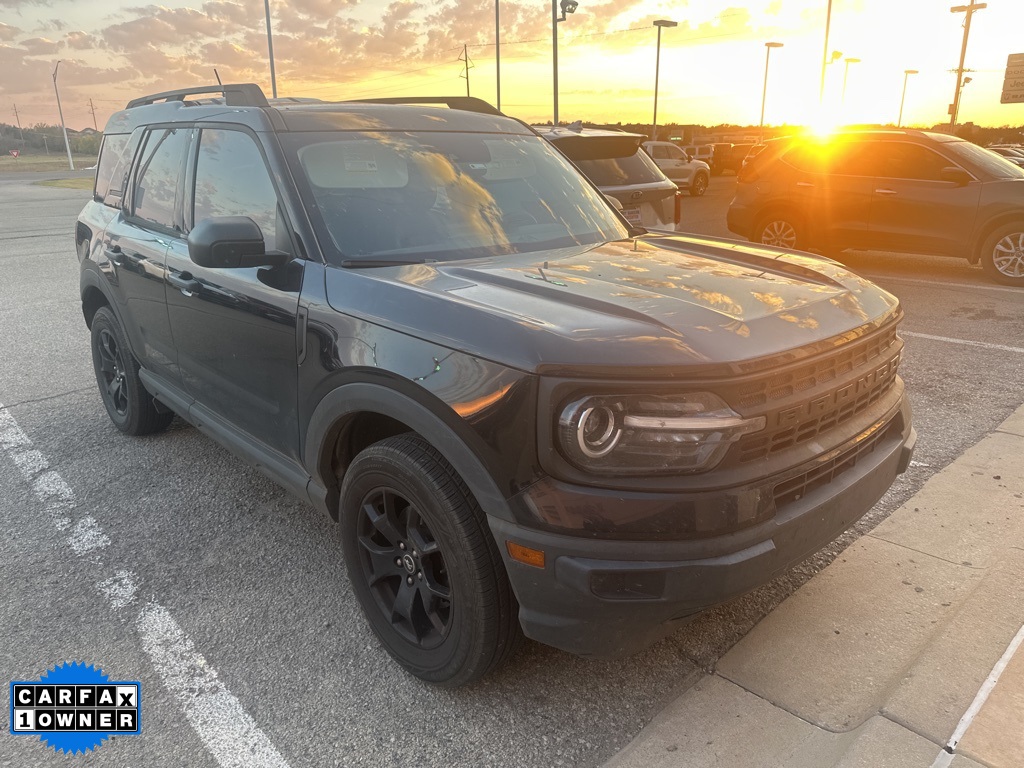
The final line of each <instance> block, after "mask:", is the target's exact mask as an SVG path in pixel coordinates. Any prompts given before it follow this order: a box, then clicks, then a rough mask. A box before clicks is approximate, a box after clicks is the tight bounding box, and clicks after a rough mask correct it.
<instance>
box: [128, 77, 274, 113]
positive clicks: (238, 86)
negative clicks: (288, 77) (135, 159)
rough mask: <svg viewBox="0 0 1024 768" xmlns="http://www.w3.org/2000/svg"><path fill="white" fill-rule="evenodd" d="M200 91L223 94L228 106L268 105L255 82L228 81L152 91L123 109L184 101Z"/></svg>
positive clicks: (261, 90)
mask: <svg viewBox="0 0 1024 768" xmlns="http://www.w3.org/2000/svg"><path fill="white" fill-rule="evenodd" d="M200 93H219V94H222V95H223V96H224V103H225V104H227V105H228V106H229V107H266V106H269V104H268V102H267V97H266V96H264V95H263V89H262V88H260V87H259V86H258V85H256V83H229V84H228V85H201V86H198V87H196V88H179V89H178V90H175V91H164V92H163V93H154V94H152V95H150V96H142V97H140V98H138V99H132V100H131V101H129V102H128V106H127V107H125V109H132V108H133V107H141V106H143V105H145V104H153V103H155V102H157V101H185V97H186V96H192V95H194V94H200Z"/></svg>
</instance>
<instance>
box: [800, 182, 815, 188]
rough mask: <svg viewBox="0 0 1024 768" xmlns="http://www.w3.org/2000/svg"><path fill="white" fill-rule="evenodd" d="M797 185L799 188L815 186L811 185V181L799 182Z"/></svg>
mask: <svg viewBox="0 0 1024 768" xmlns="http://www.w3.org/2000/svg"><path fill="white" fill-rule="evenodd" d="M796 185H797V186H798V187H813V186H814V185H813V184H811V182H809V181H798V182H797V183H796Z"/></svg>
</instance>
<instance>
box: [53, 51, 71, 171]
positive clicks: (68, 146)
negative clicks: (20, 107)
mask: <svg viewBox="0 0 1024 768" xmlns="http://www.w3.org/2000/svg"><path fill="white" fill-rule="evenodd" d="M61 61H63V59H60V60H59V61H58V62H57V66H55V67H54V68H53V92H54V93H55V94H57V114H59V115H60V127H61V130H63V131H64V149H66V150H67V151H68V168H70V169H71V170H72V171H73V170H75V163H74V161H73V160H72V159H71V142H70V141H68V128H67V126H66V125H64V110H63V109H61V108H60V91H58V90H57V70H58V69H60V62H61Z"/></svg>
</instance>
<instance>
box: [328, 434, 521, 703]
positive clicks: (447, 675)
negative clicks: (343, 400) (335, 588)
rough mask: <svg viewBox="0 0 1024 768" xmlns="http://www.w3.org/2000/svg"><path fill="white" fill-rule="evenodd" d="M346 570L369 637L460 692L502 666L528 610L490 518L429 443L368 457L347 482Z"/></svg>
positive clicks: (343, 510) (410, 438)
mask: <svg viewBox="0 0 1024 768" xmlns="http://www.w3.org/2000/svg"><path fill="white" fill-rule="evenodd" d="M339 523H340V526H339V528H340V533H341V537H342V538H341V543H342V548H343V549H344V552H345V567H346V569H347V571H348V575H349V580H350V581H351V583H352V590H353V592H355V594H356V597H357V598H358V600H359V603H360V606H361V607H362V609H363V614H364V615H365V616H366V619H367V622H368V623H369V624H370V628H371V629H372V630H373V631H374V633H375V634H376V635H377V637H378V639H379V640H380V642H381V644H382V645H383V646H384V648H385V650H387V652H388V653H390V654H391V656H392V657H393V658H394V659H395V660H396V661H397V662H398V663H399V664H401V665H402V666H403V667H404V668H405V669H406V670H407V671H409V672H410V673H411V674H413V675H415V676H416V677H418V678H420V679H421V680H425V681H427V682H430V683H434V684H437V685H441V686H445V687H456V686H459V685H465V684H467V683H470V682H473V681H475V680H478V679H479V678H481V677H483V676H484V675H486V674H487V673H489V672H490V671H492V670H494V669H496V668H497V667H499V666H500V665H501V664H503V663H504V662H505V661H506V660H507V659H508V658H509V657H510V656H511V655H512V653H513V652H514V651H515V649H516V647H517V646H518V644H519V640H520V639H521V636H522V632H521V630H520V628H519V620H518V613H519V606H518V605H517V603H516V600H515V596H514V595H513V593H512V589H511V586H510V585H509V581H508V575H507V574H506V572H505V567H504V565H503V563H502V561H501V556H500V554H499V553H498V549H497V546H496V544H495V542H494V538H493V537H492V535H491V533H490V530H489V529H488V527H487V523H486V517H485V515H484V513H483V511H482V510H481V509H480V507H479V505H478V504H477V503H476V500H475V499H474V498H473V495H472V494H471V493H470V491H469V489H468V488H467V487H466V484H465V482H464V481H463V480H462V478H461V477H460V476H459V474H458V473H457V472H456V471H455V469H454V468H453V467H452V466H451V464H449V463H448V462H447V461H446V460H445V458H444V457H443V456H442V455H441V454H440V453H439V452H438V451H437V450H436V449H435V448H434V447H433V446H431V445H430V443H428V442H427V441H425V440H424V439H423V438H421V437H419V436H417V435H414V434H406V435H398V436H396V437H389V438H387V439H385V440H381V441H380V442H378V443H374V444H373V445H371V446H369V447H367V448H365V449H364V450H363V451H362V452H361V453H359V455H358V456H356V458H355V459H353V461H352V463H351V464H350V465H349V466H348V469H347V471H346V472H345V474H344V477H343V480H342V486H341V499H340V514H339Z"/></svg>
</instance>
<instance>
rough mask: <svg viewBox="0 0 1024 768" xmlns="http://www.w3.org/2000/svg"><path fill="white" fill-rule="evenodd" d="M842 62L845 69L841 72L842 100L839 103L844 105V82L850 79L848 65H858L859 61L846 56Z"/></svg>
mask: <svg viewBox="0 0 1024 768" xmlns="http://www.w3.org/2000/svg"><path fill="white" fill-rule="evenodd" d="M844 61H846V68H845V69H844V70H843V98H842V102H841V103H843V104H845V103H846V81H847V80H848V79H849V77H850V65H851V64H860V59H855V58H853V57H852V56H847V57H846V59H844Z"/></svg>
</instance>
